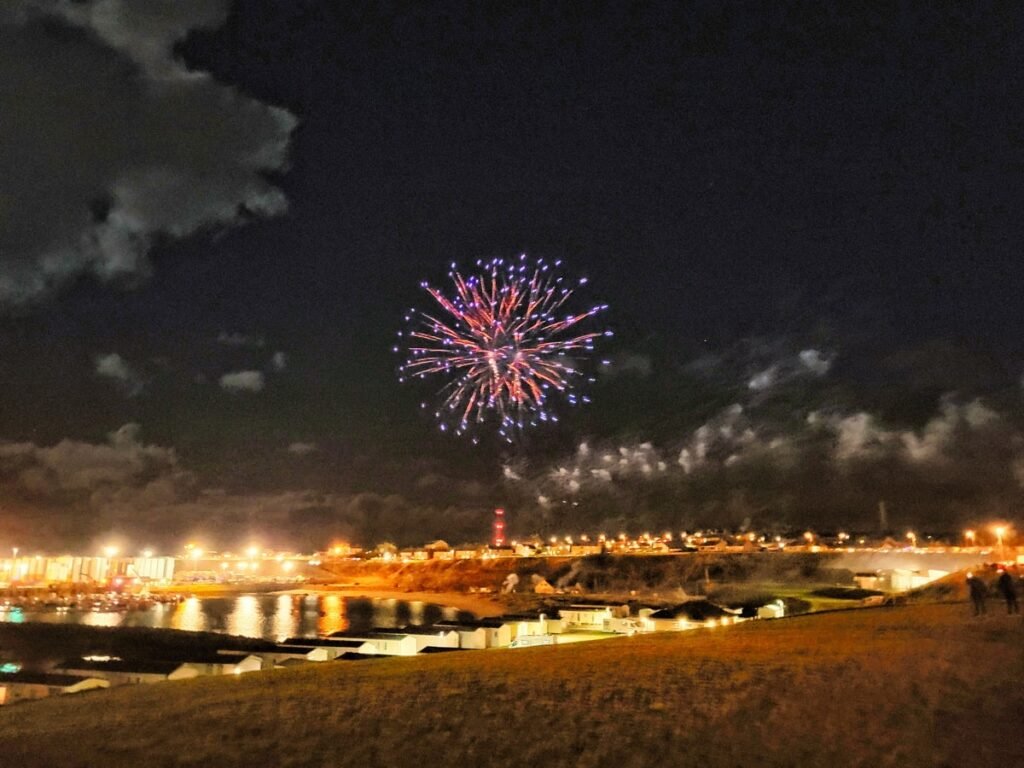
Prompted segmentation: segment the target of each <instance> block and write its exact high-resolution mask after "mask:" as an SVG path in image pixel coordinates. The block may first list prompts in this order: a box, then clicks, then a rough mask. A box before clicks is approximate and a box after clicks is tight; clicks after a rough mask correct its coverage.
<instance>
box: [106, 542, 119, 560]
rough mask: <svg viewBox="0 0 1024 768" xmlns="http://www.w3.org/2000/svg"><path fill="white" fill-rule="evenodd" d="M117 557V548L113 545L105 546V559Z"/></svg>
mask: <svg viewBox="0 0 1024 768" xmlns="http://www.w3.org/2000/svg"><path fill="white" fill-rule="evenodd" d="M115 555H117V547H115V546H114V545H113V544H108V545H107V546H105V547H104V548H103V556H104V557H106V558H111V557H114V556H115Z"/></svg>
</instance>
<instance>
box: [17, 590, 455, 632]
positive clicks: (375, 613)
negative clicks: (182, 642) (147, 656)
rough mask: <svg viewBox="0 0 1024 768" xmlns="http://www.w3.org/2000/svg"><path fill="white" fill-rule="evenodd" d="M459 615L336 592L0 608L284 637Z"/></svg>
mask: <svg viewBox="0 0 1024 768" xmlns="http://www.w3.org/2000/svg"><path fill="white" fill-rule="evenodd" d="M457 615H460V614H459V612H458V611H456V610H455V609H452V608H443V607H441V606H437V605H433V604H430V603H424V602H421V601H413V602H406V601H404V600H394V599H376V600H371V599H367V598H350V597H342V596H340V595H337V594H331V593H326V594H306V595H303V594H283V595H237V596H232V597H203V598H200V597H190V598H188V599H186V600H184V601H182V602H181V603H178V604H177V605H169V604H156V605H154V606H152V607H150V608H146V609H140V610H131V611H102V612H98V611H88V610H82V611H78V610H71V611H65V612H60V613H58V612H55V611H24V610H22V609H20V608H16V609H12V610H9V611H0V621H7V622H20V621H42V622H47V623H52V624H87V625H90V626H102V627H118V626H123V627H151V628H155V629H168V628H169V629H182V630H186V631H190V632H227V633H229V634H234V635H243V636H245V637H257V638H264V639H266V640H283V639H284V638H286V637H316V636H317V635H327V634H330V633H331V632H338V631H340V630H344V629H354V630H366V629H369V628H370V627H402V626H405V625H407V624H413V625H424V624H432V623H434V622H436V621H439V620H440V619H442V618H455V617H456V616H457Z"/></svg>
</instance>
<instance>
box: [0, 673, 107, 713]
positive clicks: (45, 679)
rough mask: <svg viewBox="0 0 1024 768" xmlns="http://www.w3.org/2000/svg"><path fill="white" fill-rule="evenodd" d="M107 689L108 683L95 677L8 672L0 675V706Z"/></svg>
mask: <svg viewBox="0 0 1024 768" xmlns="http://www.w3.org/2000/svg"><path fill="white" fill-rule="evenodd" d="M109 687H110V682H109V681H107V680H104V679H103V678H101V677H95V676H88V675H62V674H58V673H53V672H9V673H4V674H0V706H5V705H7V704H15V703H17V702H19V701H32V700H34V699H45V698H47V697H49V696H63V695H65V694H69V693H82V692H83V691H94V690H97V689H100V688H109Z"/></svg>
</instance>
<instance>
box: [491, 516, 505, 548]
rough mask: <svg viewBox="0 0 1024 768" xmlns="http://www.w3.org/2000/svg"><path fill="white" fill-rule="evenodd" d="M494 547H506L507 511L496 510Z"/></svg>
mask: <svg viewBox="0 0 1024 768" xmlns="http://www.w3.org/2000/svg"><path fill="white" fill-rule="evenodd" d="M493 528H494V546H496V547H503V546H505V510H504V509H500V508H499V509H496V510H494V526H493Z"/></svg>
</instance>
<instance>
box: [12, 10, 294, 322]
mask: <svg viewBox="0 0 1024 768" xmlns="http://www.w3.org/2000/svg"><path fill="white" fill-rule="evenodd" d="M227 5H228V4H227V2H219V1H217V0H214V1H213V2H206V1H205V0H187V1H185V2H175V1H172V0H154V1H153V2H147V3H137V2H125V1H124V0H95V1H94V2H79V3H72V2H60V1H57V0H15V2H14V3H13V5H12V4H8V7H7V8H5V9H4V12H3V13H2V14H0V83H3V88H4V89H6V90H7V91H8V93H7V95H6V96H5V98H4V103H5V107H4V110H3V114H2V116H0V143H2V144H3V146H5V147H17V148H18V150H17V152H8V153H7V155H6V157H5V163H4V172H3V174H2V175H0V304H3V305H6V306H7V307H12V306H17V305H22V304H25V303H29V302H33V301H35V300H38V299H40V298H41V297H43V296H45V295H47V294H48V293H49V292H51V291H52V290H53V289H55V288H58V287H60V286H62V285H64V284H65V283H67V282H69V281H71V280H72V279H74V278H75V277H77V276H78V275H82V274H89V275H92V276H94V277H96V278H99V279H100V280H105V281H109V280H117V281H121V282H129V283H130V282H133V281H137V280H138V279H140V278H143V277H145V276H146V275H147V274H148V273H149V271H150V270H151V265H150V262H149V259H148V254H149V251H150V249H151V247H152V246H153V244H154V243H155V242H156V241H157V240H158V239H159V238H161V237H165V236H166V237H172V238H179V237H183V236H186V235H189V234H191V233H194V232H196V231H198V230H200V229H203V228H207V227H213V226H224V225H232V224H237V223H240V222H243V221H245V220H246V219H247V218H249V217H250V216H263V215H275V214H279V213H281V212H282V211H284V210H285V208H286V205H287V203H286V201H285V198H284V196H283V194H282V193H281V191H280V190H279V189H277V188H276V187H275V186H274V185H273V184H271V183H270V182H269V181H268V180H267V178H266V175H265V174H266V172H267V171H275V170H280V169H282V168H283V167H284V165H285V163H286V159H287V150H288V141H289V136H290V134H291V131H292V129H293V128H294V126H295V119H294V118H293V117H292V116H291V115H290V114H288V113H287V112H285V111H284V110H281V109H277V108H274V107H269V106H267V105H265V104H262V103H260V102H258V101H255V100H253V99H250V98H248V97H245V96H243V95H241V94H240V93H239V92H238V91H236V90H235V89H233V88H230V87H228V86H224V85H221V84H219V83H217V82H216V81H214V80H213V79H212V78H211V77H209V76H208V75H205V74H203V73H201V72H196V71H192V70H188V69H186V67H185V66H184V64H182V62H181V61H180V60H178V59H176V58H175V56H174V51H173V47H174V44H175V42H176V41H178V40H180V39H181V38H183V37H184V36H185V35H186V34H187V33H188V31H189V30H190V29H192V28H197V27H206V26H215V25H217V24H219V23H221V22H222V21H223V19H224V18H225V15H226V12H227Z"/></svg>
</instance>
